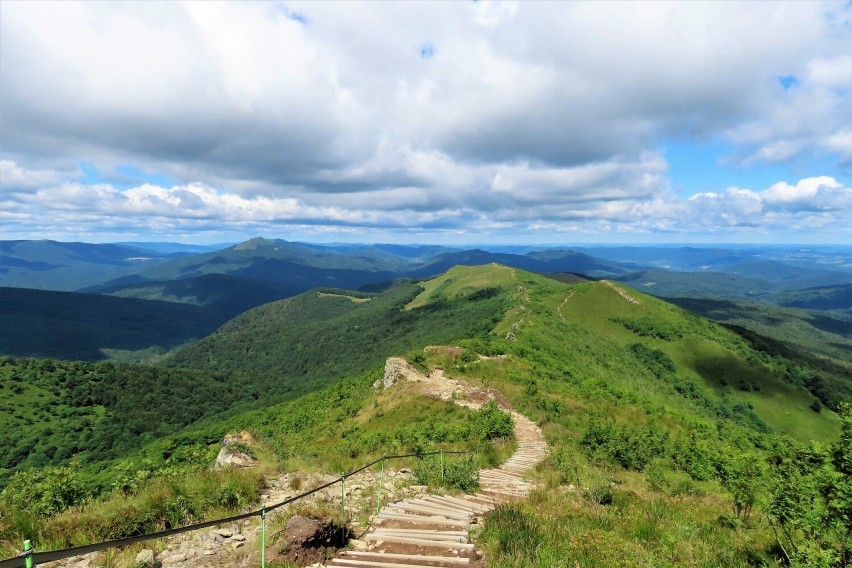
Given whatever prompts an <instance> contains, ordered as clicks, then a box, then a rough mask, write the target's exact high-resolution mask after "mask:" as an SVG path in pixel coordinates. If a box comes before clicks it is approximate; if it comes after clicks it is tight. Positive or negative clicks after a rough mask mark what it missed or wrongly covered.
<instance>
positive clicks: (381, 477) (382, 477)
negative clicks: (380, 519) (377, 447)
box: [376, 456, 385, 515]
mask: <svg viewBox="0 0 852 568" xmlns="http://www.w3.org/2000/svg"><path fill="white" fill-rule="evenodd" d="M384 488H385V456H382V473H381V474H380V475H379V499H378V501H376V515H378V514H379V511H380V510H381V508H382V491H383V490H384Z"/></svg>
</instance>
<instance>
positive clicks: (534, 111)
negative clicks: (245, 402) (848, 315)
mask: <svg viewBox="0 0 852 568" xmlns="http://www.w3.org/2000/svg"><path fill="white" fill-rule="evenodd" d="M850 91H852V3H850V2H819V1H812V2H797V1H794V2H783V1H773V2H766V3H762V2H757V1H748V2H743V3H736V2H708V3H699V2H663V3H651V2H638V1H637V2H627V3H615V2H565V3H557V2H546V3H534V2H486V1H480V2H464V1H457V2H443V3H442V2H436V1H430V2H423V3H415V2H400V3H392V2H382V3H377V2H369V3H356V2H340V3H335V2H328V3H320V2H308V3H299V2H271V1H269V2H256V3H252V2H239V3H237V2H230V3H228V2H216V3H203V2H186V3H171V2H139V3H133V2H91V3H76V2H70V1H63V2H59V3H49V2H14V1H10V0H3V2H2V3H0V239H12V238H54V239H58V240H82V241H89V242H101V241H110V240H171V241H183V242H197V243H204V242H224V241H236V240H241V239H243V238H249V237H252V236H258V235H261V236H270V237H281V238H287V239H298V240H309V241H383V242H434V243H438V242H441V243H457V244H462V243H489V242H490V243H498V242H501V243H509V242H519V241H521V242H527V243H576V242H589V241H593V242H785V243H791V242H793V243H852V102H851V100H850V97H851V96H852V94H850Z"/></svg>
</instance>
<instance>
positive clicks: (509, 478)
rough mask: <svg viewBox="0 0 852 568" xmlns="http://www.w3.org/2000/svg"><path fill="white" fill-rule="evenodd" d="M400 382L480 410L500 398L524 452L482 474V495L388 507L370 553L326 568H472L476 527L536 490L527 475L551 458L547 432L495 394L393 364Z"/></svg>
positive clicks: (369, 538)
mask: <svg viewBox="0 0 852 568" xmlns="http://www.w3.org/2000/svg"><path fill="white" fill-rule="evenodd" d="M390 367H393V368H394V370H395V371H396V372H397V374H398V375H400V376H405V378H407V379H408V380H413V381H420V382H422V383H423V388H424V392H425V393H426V394H428V395H430V396H435V397H437V398H442V399H444V400H453V401H454V402H456V403H457V404H460V405H463V406H468V407H471V408H478V407H479V406H481V405H482V404H483V403H484V402H485V401H487V400H488V399H490V398H496V399H497V400H498V402H500V404H501V406H503V407H504V409H505V410H508V411H509V412H511V415H512V420H513V421H514V425H515V438H516V439H517V442H518V447H517V450H516V451H515V453H514V454H513V455H512V457H511V458H509V459H508V460H507V461H506V462H505V463H504V464H502V465H501V466H499V467H496V468H491V469H483V470H481V471H480V472H479V480H480V481H479V482H480V491H479V493H476V494H474V495H460V496H447V495H437V494H428V495H425V496H422V497H420V498H416V499H403V500H400V501H395V502H392V503H388V504H387V505H385V506H384V507H383V508H382V509H381V511H380V513H379V515H378V518H377V519H376V520H375V521H374V523H373V525H372V527H371V528H370V530H369V531H368V532H367V534H366V536H365V538H364V540H365V541H366V543H367V548H366V550H361V551H352V550H346V551H342V552H340V553H339V554H338V556H337V557H336V558H334V559H333V560H330V561H329V562H327V563H326V566H329V567H333V566H337V567H349V568H366V567H375V568H394V567H402V566H433V567H439V566H445V567H460V566H471V565H474V564H476V563H477V561H478V560H479V559H480V558H481V554H480V553H479V551H478V550H477V549H476V547H475V545H474V544H473V543H471V542H470V541H469V531H470V528H471V525H474V524H478V523H479V519H480V518H481V517H482V515H484V514H485V513H487V512H488V511H490V510H492V509H493V508H495V507H496V506H497V505H498V504H499V503H502V502H506V501H511V500H515V499H522V498H524V497H526V496H527V494H528V493H529V492H530V491H531V489H532V487H533V486H532V484H531V483H530V482H528V481H526V480H525V479H524V476H525V474H526V473H527V472H528V471H529V470H530V469H532V468H533V467H534V466H535V465H536V464H537V463H539V462H540V461H542V460H543V459H544V458H545V456H546V455H547V443H546V442H545V440H544V436H543V435H542V432H541V429H540V428H539V427H538V426H537V425H536V424H535V423H534V422H532V421H531V420H530V419H528V418H527V417H525V416H523V415H522V414H518V413H517V412H514V411H513V410H511V408H509V407H508V403H506V402H505V399H504V400H503V401H501V400H500V399H501V398H502V397H500V396H497V395H498V393H496V392H494V391H483V390H480V389H476V388H475V387H472V386H470V385H467V384H465V383H462V382H460V381H456V380H454V379H450V378H447V377H444V376H443V373H442V372H441V371H440V370H438V371H434V372H432V373H431V374H430V375H429V376H423V375H420V374H419V373H417V372H416V371H415V370H413V369H411V368H410V367H408V366H407V364H405V362H404V361H402V360H395V361H394V360H389V361H388V368H390Z"/></svg>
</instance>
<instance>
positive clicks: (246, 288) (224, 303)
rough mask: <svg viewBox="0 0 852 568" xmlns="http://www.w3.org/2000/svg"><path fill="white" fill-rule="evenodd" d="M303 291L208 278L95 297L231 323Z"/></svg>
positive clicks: (115, 289)
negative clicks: (172, 307) (182, 307)
mask: <svg viewBox="0 0 852 568" xmlns="http://www.w3.org/2000/svg"><path fill="white" fill-rule="evenodd" d="M303 291H304V290H302V289H301V288H300V287H291V286H287V285H276V284H273V283H270V282H262V281H259V280H251V279H248V278H237V277H235V276H229V275H227V274H205V275H204V276H198V277H196V278H185V279H181V280H165V281H151V282H141V283H138V284H125V285H119V286H111V287H104V286H99V287H96V288H93V289H92V292H93V293H98V294H104V295H108V296H118V297H121V298H138V299H143V300H158V301H163V302H176V303H180V304H192V305H195V306H203V307H205V308H208V309H211V310H214V311H216V312H219V313H221V314H223V315H224V316H226V317H227V319H230V318H232V317H235V316H237V315H239V314H241V313H243V312H244V311H246V310H249V309H251V308H254V307H256V306H259V305H261V304H266V303H268V302H272V301H275V300H280V299H282V298H287V297H289V296H295V295H296V294H298V293H300V292H303Z"/></svg>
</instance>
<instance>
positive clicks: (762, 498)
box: [0, 265, 852, 567]
mask: <svg viewBox="0 0 852 568" xmlns="http://www.w3.org/2000/svg"><path fill="white" fill-rule="evenodd" d="M442 344H443V345H449V346H450V347H433V348H429V349H425V348H426V347H427V346H430V345H433V346H434V345H442ZM788 349H789V350H788V351H784V350H778V349H776V348H775V345H774V344H773V343H772V342H770V341H766V340H762V339H761V338H760V337H759V336H756V335H748V336H747V337H744V336H743V335H740V334H738V333H736V332H735V331H733V330H731V329H728V328H726V327H723V326H721V325H719V324H716V323H713V322H711V321H709V320H707V319H704V318H703V317H700V316H697V315H695V314H693V313H690V312H688V311H685V310H683V309H681V308H679V307H677V306H675V305H672V304H669V303H666V302H664V301H662V300H660V299H657V298H655V297H652V296H648V295H646V294H642V293H640V292H636V291H634V290H631V289H629V288H627V287H625V286H622V285H620V284H617V283H613V282H609V281H599V282H589V281H585V282H576V283H572V284H566V283H563V282H558V281H555V280H553V279H549V278H545V277H542V276H538V275H534V274H530V273H526V272H523V271H520V270H515V269H512V268H508V267H504V266H498V265H489V266H480V267H456V268H453V269H451V270H449V271H448V272H447V273H445V274H443V275H441V276H439V277H436V278H433V279H430V280H427V281H423V282H418V283H404V284H401V285H398V286H396V287H394V288H391V289H390V290H388V291H386V292H384V293H382V294H367V293H355V292H347V291H343V290H335V289H325V290H319V291H313V292H309V293H306V294H303V295H300V296H297V297H294V298H289V299H287V300H282V301H278V302H274V303H271V304H267V305H264V306H260V307H258V308H255V309H253V310H251V311H249V312H247V313H245V314H243V315H241V316H239V317H237V318H235V319H234V320H233V321H231V322H229V323H228V324H226V325H225V326H223V327H222V328H221V329H219V330H218V331H217V332H216V333H214V334H213V335H211V336H209V337H207V338H205V339H204V340H201V341H199V342H196V343H194V344H192V345H189V346H187V347H185V348H184V349H182V350H180V351H179V352H177V353H176V354H175V355H174V356H173V357H172V358H170V359H169V360H168V361H167V365H168V366H167V367H161V368H146V367H130V366H117V367H116V366H112V365H108V364H100V365H91V364H78V363H73V364H72V363H68V364H57V363H53V362H47V363H44V362H36V361H12V360H5V361H4V363H3V366H2V367H0V372H2V373H3V375H2V376H3V377H4V378H3V380H2V383H0V384H2V385H5V386H4V387H3V388H4V392H8V391H9V390H11V392H13V393H14V394H13V397H12V398H11V399H10V402H9V404H7V405H4V406H3V408H2V410H3V412H2V414H1V415H0V416H2V419H3V420H4V421H5V425H4V429H6V428H8V429H20V430H21V431H24V430H26V431H27V433H28V435H27V436H24V437H22V438H21V439H20V440H17V441H16V442H15V444H16V446H15V447H16V448H18V449H17V450H16V452H15V453H14V455H10V454H8V453H7V454H6V456H5V459H6V463H7V464H8V466H14V465H21V466H23V467H24V468H27V467H30V466H38V465H44V464H47V463H54V464H62V463H67V458H68V457H70V455H71V454H73V453H75V452H78V453H79V457H80V460H81V461H82V462H83V463H82V464H81V465H76V466H75V465H73V464H72V465H71V466H67V467H66V468H65V469H59V470H50V469H48V470H45V471H46V472H47V473H45V475H47V476H48V478H50V479H54V478H56V479H59V478H62V479H65V478H67V477H68V476H72V477H73V476H76V477H74V478H75V479H77V480H78V481H79V483H80V485H79V487H81V488H87V489H85V490H83V489H81V490H80V492H79V493H74V494H73V495H70V496H68V499H67V500H65V501H62V502H61V503H60V504H59V505H55V506H54V508H53V509H51V511H58V510H61V509H63V508H64V507H67V506H68V505H69V504H72V503H77V502H80V500H81V499H83V498H84V497H85V496H86V495H87V494H99V495H101V497H100V498H101V499H107V501H104V502H101V501H98V502H97V503H100V504H96V505H91V508H90V509H87V511H91V512H90V513H86V514H88V515H91V517H90V519H91V520H90V521H87V522H88V523H90V524H91V526H93V527H100V526H107V525H108V524H109V523H108V521H105V520H101V519H107V518H114V517H112V516H111V515H113V513H112V512H111V511H114V510H124V508H123V507H124V505H122V503H123V501H120V499H123V498H124V497H112V498H111V499H112V500H109V499H110V496H109V490H110V488H113V490H114V491H118V489H115V488H116V487H119V488H120V494H121V495H126V494H132V495H137V497H134V499H137V500H141V501H140V502H144V503H147V502H148V501H145V500H146V499H147V500H150V499H153V495H155V494H156V495H160V496H161V497H160V498H162V496H163V495H165V494H169V495H171V493H168V491H176V492H177V493H176V494H175V498H177V496H178V495H184V497H182V498H185V499H188V498H189V497H186V495H190V493H189V492H188V490H183V489H180V487H179V486H178V485H176V484H175V483H174V482H169V483H170V485H168V487H170V489H168V490H167V491H166V490H165V489H163V487H164V486H162V485H158V483H159V482H158V481H157V478H158V477H160V476H172V477H170V479H175V477H174V476H180V475H181V473H180V472H187V471H199V470H200V469H203V468H204V463H205V459H207V460H209V459H210V456H211V452H213V451H214V450H215V448H214V447H213V446H211V443H215V442H216V441H217V440H218V439H219V436H221V435H222V434H223V433H224V432H226V431H239V430H247V431H249V432H251V433H252V434H253V435H254V436H255V437H256V438H257V439H258V440H260V443H261V444H262V448H260V449H258V451H263V452H271V454H270V455H272V457H274V459H275V460H278V461H277V462H276V463H277V465H273V466H271V467H275V468H283V469H284V470H285V471H286V470H288V468H293V467H310V468H316V469H319V470H324V471H338V470H339V469H340V468H341V467H344V468H345V467H350V466H353V465H356V464H357V463H358V460H359V459H360V458H363V459H365V460H366V459H367V458H369V457H371V456H375V455H381V454H382V453H383V452H393V451H399V450H400V449H411V448H414V449H420V450H422V449H423V448H429V447H433V446H432V444H435V443H438V442H440V443H461V444H470V443H473V442H474V441H476V440H477V439H481V437H480V438H478V436H480V434H478V433H477V432H480V431H481V427H480V426H476V423H477V422H476V421H477V420H479V418H476V417H471V416H469V415H467V414H466V413H465V412H458V411H455V410H453V411H450V410H448V408H449V407H445V406H444V405H442V404H440V403H434V402H432V401H426V402H423V401H420V402H418V398H417V396H416V393H415V392H414V391H413V390H411V389H409V388H407V387H406V386H405V385H399V386H398V387H394V388H392V389H391V390H390V391H388V392H382V393H376V392H374V391H373V390H372V388H371V387H370V385H371V383H372V381H373V380H374V379H375V378H377V377H378V376H379V375H378V372H379V370H380V369H381V367H382V365H383V363H384V360H385V358H386V357H387V356H389V355H399V354H407V356H408V359H409V361H410V362H411V363H412V364H413V365H415V366H417V367H419V368H421V369H423V370H429V369H433V368H441V369H443V370H444V372H445V373H447V374H450V375H453V376H457V377H460V378H463V379H466V380H468V381H470V382H472V383H474V384H476V385H479V386H482V387H485V388H492V389H497V390H499V391H500V392H501V393H503V394H504V395H505V396H506V397H507V399H508V400H509V401H510V402H511V403H512V404H513V405H514V407H515V408H516V409H518V410H519V411H521V412H523V413H524V414H526V415H528V416H530V417H532V418H534V419H535V420H536V421H537V422H538V423H539V424H541V425H542V428H543V430H544V433H545V436H546V437H547V439H548V441H549V443H550V445H551V448H552V452H551V457H550V458H549V459H548V461H546V462H545V463H544V464H543V465H541V466H539V468H538V469H537V471H536V473H535V477H536V478H537V479H538V482H539V483H540V490H539V491H538V492H537V493H535V494H534V495H533V497H532V499H531V501H530V502H529V503H525V504H520V505H516V506H512V507H510V508H508V509H506V510H504V511H501V512H500V513H499V514H498V515H495V516H494V517H492V518H490V519H489V520H487V521H486V526H485V530H484V532H483V533H482V542H483V545H484V546H485V547H486V548H487V550H489V551H490V554H491V555H492V556H491V558H492V559H493V562H494V563H495V565H496V566H515V565H516V563H517V558H522V559H524V562H525V564H523V565H525V566H526V565H530V566H535V565H554V564H553V562H556V561H557V559H559V560H560V561H561V560H565V559H568V560H569V561H573V560H576V561H577V562H580V563H581V565H589V566H622V565H625V563H626V564H629V565H654V566H660V565H679V564H695V563H703V564H705V565H712V566H730V567H745V566H749V565H754V564H755V563H757V564H760V563H765V564H772V563H774V562H776V560H780V559H783V558H784V553H783V552H782V551H781V549H780V548H779V545H778V543H779V542H781V543H783V544H784V545H785V547H786V548H787V549H788V554H789V555H790V556H791V558H792V561H793V562H794V563H798V565H800V566H803V565H808V563H809V562H810V560H811V559H812V558H817V557H824V558H828V559H829V560H827V561H826V563H825V564H824V565H825V566H841V565H842V564H838V563H837V562H836V558H837V556H836V555H838V554H844V553H848V546H847V547H846V548H845V549H844V546H845V545H844V544H843V543H844V539H847V541H848V536H849V533H848V524H847V525H844V523H843V519H844V518H845V517H843V513H842V510H844V509H843V507H847V506H848V493H843V491H846V489H844V488H845V487H847V485H848V480H849V479H850V477H849V474H852V471H847V470H848V464H846V465H844V464H845V463H846V462H844V461H843V460H844V456H846V455H850V452H849V450H850V447H849V444H850V443H852V417H850V416H849V414H848V412H849V411H848V410H847V411H846V412H847V418H846V419H845V420H846V423H845V424H846V426H843V421H842V420H841V418H840V416H839V415H838V413H836V412H835V411H843V409H844V406H843V404H844V403H843V401H844V400H848V389H849V377H848V376H846V375H844V374H843V373H842V372H838V369H834V368H832V367H831V366H826V365H824V364H823V363H824V362H821V361H820V360H812V359H809V358H808V357H806V356H803V355H801V354H798V353H794V352H793V351H792V349H793V348H792V347H789V348H788ZM817 374H818V375H819V376H820V377H821V378H822V380H821V381H818V382H815V381H814V380H813V377H814V376H815V375H817ZM347 377H349V378H347ZM308 391H315V392H311V393H308ZM305 393H307V394H305ZM297 396H298V397H299V398H296V397H297ZM284 399H291V400H284ZM136 400H141V401H142V405H141V407H139V406H135V405H134V404H131V401H136ZM282 400H283V402H282ZM176 401H177V402H176ZM186 401H189V403H187V402H186ZM175 404H178V405H179V406H175ZM450 406H452V405H450ZM29 407H31V408H35V409H38V410H37V412H36V413H32V412H26V411H24V410H22V409H24V408H29ZM248 407H252V408H250V409H249V408H248ZM223 411H225V412H224V414H223V413H222V412H223ZM436 413H437V414H436ZM438 414H439V415H440V416H441V420H436V419H435V416H436V415H438ZM162 416H167V417H168V418H162ZM197 419H200V421H197ZM68 431H71V432H80V433H81V434H80V435H79V436H76V435H74V436H69V435H67V434H66V432H68ZM841 431H842V432H843V433H842V434H841ZM29 433H32V434H33V435H32V436H30V435H29ZM101 433H103V435H101ZM41 440H45V443H42V442H41ZM95 440H97V441H95ZM100 440H104V441H103V442H101V441H100ZM812 442H815V444H812ZM74 444H76V446H75V445H74ZM86 444H88V446H87V445H86ZM134 444H138V445H134ZM53 446H55V449H54V447H53ZM71 447H73V448H72V449H70V450H69V449H68V448H71ZM20 448H26V450H25V451H24V450H21V449H20ZM177 448H180V451H177ZM495 451H496V450H495ZM25 453H26V455H33V454H34V455H37V456H43V457H40V458H38V459H37V462H38V463H36V462H32V463H30V462H29V461H27V460H26V459H24V458H23V456H24V455H25ZM498 453H499V452H498ZM15 456H17V462H15V461H14V459H15ZM110 457H119V458H121V459H120V461H117V462H116V461H113V462H104V461H98V460H101V459H103V458H110ZM483 459H489V460H493V459H496V454H494V452H493V451H492V453H491V455H490V457H488V456H486V457H484V458H483ZM847 461H848V460H847ZM81 467H82V469H80V468H81ZM75 468H77V469H75ZM844 468H846V469H844ZM844 472H845V473H844ZM10 473H11V470H7V472H6V474H7V476H8V475H9V474H10ZM33 475H36V474H35V473H34V472H33V471H32V470H30V471H26V470H25V471H23V472H22V473H19V474H18V475H17V476H15V477H13V478H11V483H10V484H9V487H10V489H8V491H6V493H5V494H4V495H5V498H6V499H7V502H8V503H12V504H13V505H12V506H14V507H18V508H20V507H24V508H26V506H25V505H22V504H21V503H22V502H21V501H16V500H15V499H16V498H17V497H16V496H17V495H19V492H20V491H22V489H21V488H22V487H24V485H25V484H26V483H29V482H28V481H27V480H32V479H35V478H34V477H27V476H33ZM844 475H845V476H846V477H844ZM50 476H54V477H50ZM62 476H65V477H62ZM118 479H121V480H122V481H121V482H120V483H119V484H118V485H115V482H116V480H118ZM251 479H254V478H251ZM251 479H248V480H246V479H244V480H243V481H241V482H240V483H248V484H249V485H247V486H245V487H244V488H243V489H240V493H239V495H240V497H239V498H236V497H235V498H234V499H235V501H234V502H235V503H243V502H245V501H244V500H245V499H249V500H250V499H251V494H252V489H251V487H250V484H251V483H260V480H259V479H255V480H254V481H251ZM39 483H42V482H39ZM228 483H231V482H228ZM844 484H845V485H844ZM31 485H32V484H31ZM46 486H47V485H46ZM241 487H243V486H241ZM104 491H106V492H104ZM152 491H154V492H156V491H159V493H150V492H152ZM164 491H166V493H164ZM181 491H184V493H181ZM193 495H194V493H193ZM199 495H200V494H199ZM791 495H794V496H796V498H795V499H792V500H791V499H787V497H789V496H791ZM844 495H846V497H844ZM169 498H170V497H169ZM116 499H119V501H116ZM193 499H198V500H199V501H198V502H199V504H198V506H197V507H196V508H193V509H191V510H192V511H194V513H192V514H191V515H190V514H189V513H187V515H190V516H189V517H187V519H190V518H200V516H203V515H204V514H205V513H204V511H207V510H209V509H207V508H205V507H207V506H206V505H203V503H202V501H203V499H202V497H200V496H198V497H193ZM785 499H787V500H786V501H785ZM844 499H846V501H844ZM38 502H40V503H41V502H42V501H38ZM147 506H148V505H145V507H147ZM139 507H142V505H139ZM812 507H816V509H815V511H816V516H813V515H811V516H810V517H809V516H808V514H809V513H808V511H811V509H812ZM143 508H144V507H143ZM140 510H142V509H140ZM145 510H148V509H145ZM152 511H154V509H152ZM76 514H77V513H74V514H71V513H68V514H67V515H66V514H62V513H60V514H59V515H58V516H56V517H52V518H51V519H48V520H38V521H32V522H38V523H41V524H40V525H39V526H41V527H42V529H41V530H43V531H44V532H45V534H51V535H54V538H57V539H60V540H61V539H62V538H67V537H66V536H63V535H65V534H66V533H64V532H63V531H65V530H66V529H65V528H63V527H67V526H69V525H71V526H73V525H74V522H77V521H74V520H73V519H79V517H75V516H74V515H76ZM128 514H129V513H128ZM158 514H159V513H154V512H152V513H151V515H149V516H146V517H145V519H144V520H143V519H142V518H141V517H138V515H135V514H134V515H135V516H133V519H137V520H138V522H137V520H134V521H133V522H132V523H129V524H128V525H127V527H128V530H150V529H151V528H152V527H156V526H162V524H161V525H157V523H167V522H172V521H165V520H159V521H158V520H157V519H159V518H160V517H158V516H157V515H158ZM17 518H18V517H14V518H13V517H7V518H6V520H5V521H4V519H3V517H2V515H0V540H2V538H3V536H2V535H4V534H5V535H7V536H6V538H11V537H10V536H9V535H17V534H19V533H17V532H15V531H20V530H23V529H21V527H23V526H24V525H23V524H21V523H22V521H21V522H19V521H18V520H15V519H17ZM21 518H23V517H21ZM4 523H5V524H4ZM518 523H520V525H519V524H518ZM770 523H771V525H770ZM519 526H520V527H521V529H522V530H523V531H525V534H528V535H529V536H528V539H527V540H524V541H522V544H521V545H519V546H522V548H520V549H516V548H510V549H507V548H505V547H503V546H502V545H501V544H500V543H502V542H508V541H507V540H506V539H513V538H515V535H517V534H518V530H521V529H519ZM771 527H775V528H776V529H777V530H779V531H781V532H780V533H778V534H779V535H780V536H779V537H778V539H780V541H779V540H778V539H776V536H775V533H773V530H772V528H771ZM93 530H94V529H93ZM97 530H100V529H97ZM785 530H788V531H789V535H785V533H784V531H785ZM844 531H845V532H844ZM93 534H100V533H93ZM16 538H17V537H16ZM806 545H808V546H806ZM809 546H810V547H809ZM524 547H525V548H524ZM844 550H846V551H847V552H843V551H844ZM820 555H822V556H820ZM832 555H834V556H832ZM831 559H834V560H831Z"/></svg>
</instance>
